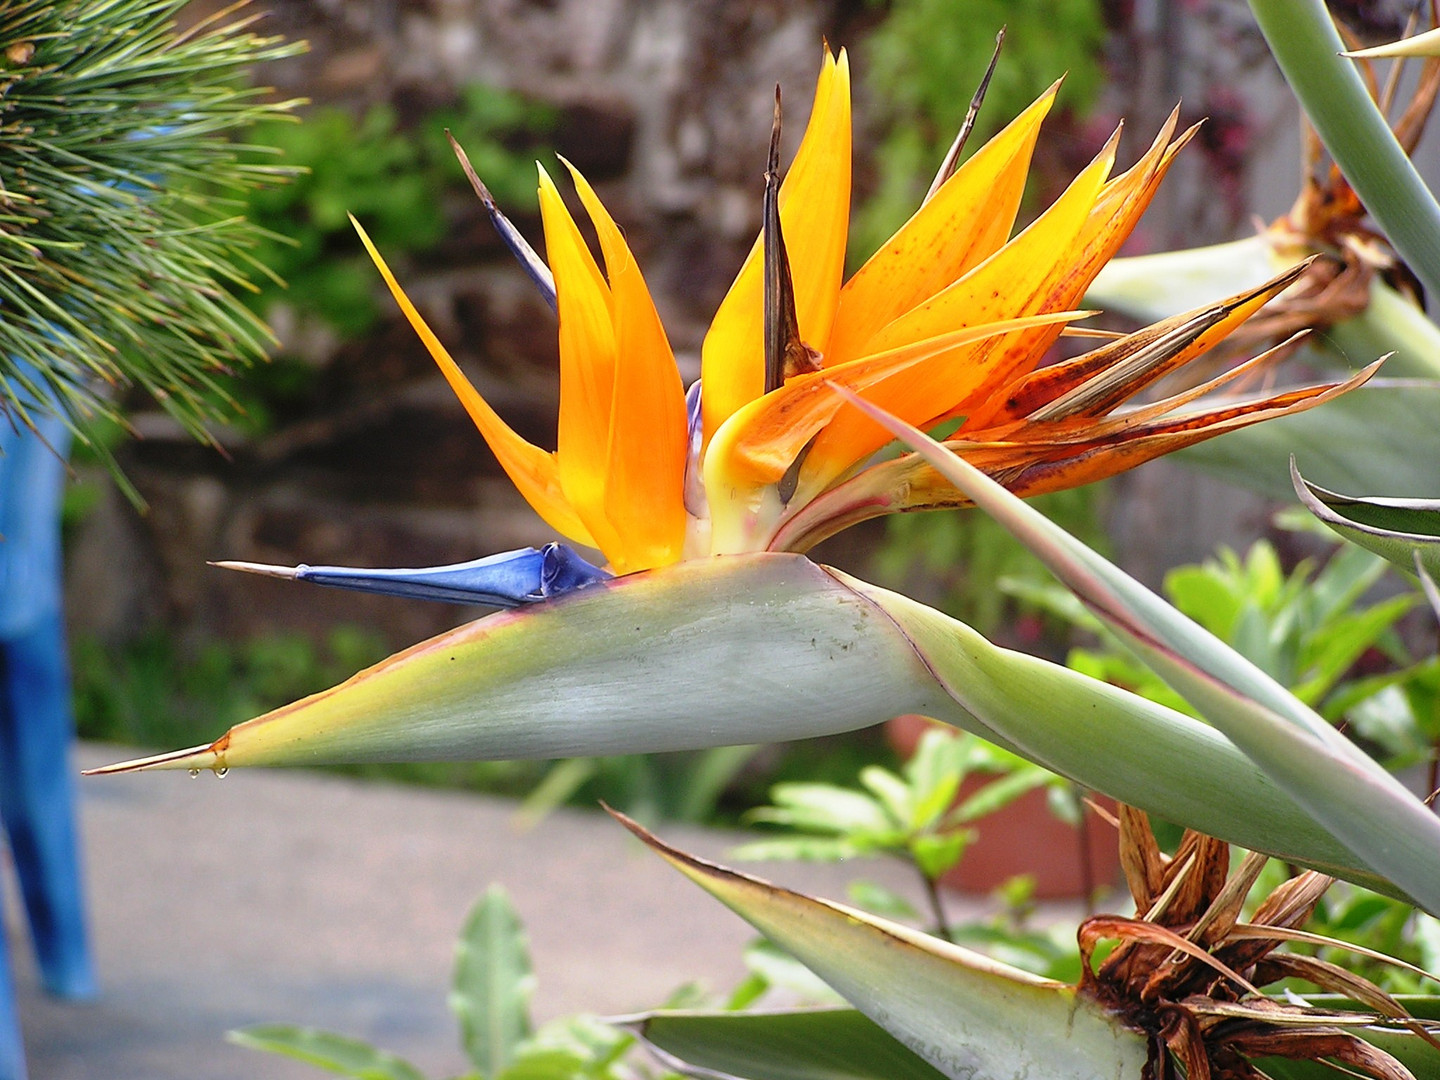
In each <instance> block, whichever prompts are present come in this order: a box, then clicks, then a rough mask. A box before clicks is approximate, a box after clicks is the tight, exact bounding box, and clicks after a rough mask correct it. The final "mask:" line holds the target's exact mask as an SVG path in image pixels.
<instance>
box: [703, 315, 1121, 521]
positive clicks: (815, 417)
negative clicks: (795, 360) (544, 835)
mask: <svg viewBox="0 0 1440 1080" xmlns="http://www.w3.org/2000/svg"><path fill="white" fill-rule="evenodd" d="M1092 314H1094V313H1093V312H1089V311H1058V312H1047V313H1046V314H1043V315H1031V316H1027V317H1026V318H1023V319H1009V320H1006V321H1004V322H996V323H985V324H983V325H981V326H971V327H966V328H965V329H962V330H956V331H954V332H952V333H949V334H942V335H941V336H940V337H937V338H931V339H930V340H928V341H918V342H915V343H914V344H912V345H904V346H901V347H900V348H898V349H892V350H891V351H889V352H886V353H880V354H878V355H875V356H867V357H865V358H864V359H861V360H852V361H850V362H849V363H847V364H841V365H840V366H838V367H834V368H826V369H825V370H823V371H816V372H812V373H809V374H805V375H799V376H796V377H795V378H792V379H790V380H789V381H788V382H786V383H785V385H784V386H782V387H780V388H779V389H777V390H773V391H771V392H770V393H768V394H766V395H765V396H764V397H761V398H757V399H756V400H754V401H752V402H750V404H748V405H746V406H745V407H744V408H742V409H741V410H740V411H739V412H737V413H735V414H734V415H733V416H731V417H730V419H729V420H728V421H726V423H725V424H724V425H723V426H722V427H721V429H720V431H719V432H717V433H716V436H715V438H714V439H712V440H711V443H710V448H709V450H708V451H707V452H706V455H705V465H706V477H707V479H710V478H712V477H713V478H720V477H724V479H725V481H726V482H727V483H730V484H734V485H740V484H756V485H758V484H773V483H775V482H776V481H777V480H779V479H780V477H781V476H782V475H783V474H784V472H785V471H786V470H787V469H788V468H789V467H790V465H791V464H792V463H793V462H794V461H795V458H796V456H797V455H798V454H799V453H800V451H801V450H802V449H803V448H804V446H805V444H806V443H807V442H809V441H810V440H811V439H812V438H813V437H814V436H815V435H816V434H818V433H819V432H820V431H821V430H823V429H824V427H825V426H826V425H827V424H829V423H830V422H831V421H832V420H833V419H834V418H835V416H836V414H838V413H839V412H840V410H841V409H842V408H843V407H844V406H845V399H844V398H843V397H842V396H841V394H840V393H839V392H838V390H837V387H843V388H845V389H846V390H849V391H851V392H852V393H856V394H861V395H862V396H863V395H864V394H865V393H866V391H868V390H869V389H870V388H871V387H872V386H874V385H875V384H876V383H878V382H880V381H881V380H883V379H887V378H889V377H890V376H891V375H894V374H896V373H897V372H900V371H905V370H908V369H910V368H914V367H916V366H917V365H923V364H925V363H926V362H928V361H931V360H933V359H934V358H935V357H937V356H940V355H942V354H946V353H950V352H953V351H954V350H955V349H956V348H958V347H960V346H963V345H967V344H969V343H971V342H975V341H980V340H983V339H985V338H991V337H996V336H998V335H1000V334H1008V333H1012V332H1014V331H1016V330H1026V329H1031V328H1033V327H1037V326H1050V325H1053V324H1061V323H1066V322H1072V321H1074V320H1076V319H1084V318H1088V317H1089V316H1090V315H1092ZM817 449H818V444H817ZM814 453H815V451H812V453H811V455H810V456H811V457H813V456H814ZM806 464H807V466H808V465H809V464H810V459H809V458H808V457H807V459H806ZM849 464H850V462H844V463H843V464H842V465H841V466H840V470H839V471H843V468H844V467H845V466H848V465H849ZM822 471H825V472H833V471H836V470H835V469H833V468H831V469H822ZM806 494H807V492H806V491H805V490H804V488H803V487H802V488H801V489H800V490H799V491H798V492H797V497H798V498H799V499H801V500H803V499H804V498H805V497H806Z"/></svg>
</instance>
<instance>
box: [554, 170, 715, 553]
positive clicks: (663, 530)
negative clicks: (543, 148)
mask: <svg viewBox="0 0 1440 1080" xmlns="http://www.w3.org/2000/svg"><path fill="white" fill-rule="evenodd" d="M562 160H563V159H562ZM565 167H566V168H567V169H569V170H570V175H571V176H572V177H573V178H574V181H575V189H576V190H577V191H578V192H579V193H580V200H581V202H583V203H584V204H585V209H586V210H587V211H588V212H589V214H590V218H591V220H592V221H593V222H594V223H595V230H596V232H597V233H598V235H599V237H600V250H601V253H602V254H603V255H604V258H605V271H606V274H607V276H608V277H609V280H610V298H611V310H612V312H613V313H614V327H615V345H616V360H615V369H614V370H615V378H614V386H613V388H612V392H611V402H610V413H609V418H608V419H609V445H608V448H607V454H606V458H605V468H606V476H605V500H604V509H605V516H606V518H607V519H608V520H609V522H610V524H611V525H613V526H614V527H615V529H616V530H617V532H618V533H619V534H620V536H621V537H623V540H624V546H623V549H622V550H618V551H616V552H607V553H606V554H607V555H609V556H610V559H611V563H612V565H613V567H614V569H615V571H616V572H617V573H629V572H631V571H634V570H647V569H650V568H651V567H655V566H664V565H666V564H668V563H672V562H675V561H677V560H678V559H679V558H680V554H681V549H682V547H683V546H684V542H685V523H686V516H685V503H684V486H685V458H686V453H687V451H688V447H689V432H688V430H687V427H686V417H685V390H684V387H683V386H682V385H681V382H680V372H679V369H678V368H676V366H675V355H674V353H673V352H672V351H671V349H670V342H669V339H668V338H667V337H666V336H665V329H664V327H663V326H661V324H660V316H659V313H658V312H656V310H655V304H654V302H653V301H652V300H651V297H650V290H649V289H647V288H646V287H645V279H644V278H643V277H642V276H641V274H640V268H639V266H638V265H636V262H635V258H634V256H633V255H632V254H631V252H630V248H629V246H628V245H627V244H626V243H625V238H624V236H623V235H622V234H621V232H620V229H619V227H618V226H617V225H616V224H615V222H614V220H613V219H612V218H611V217H610V214H609V213H608V212H607V211H606V209H605V207H604V205H602V204H601V202H600V200H599V198H598V197H597V196H596V194H595V192H594V190H593V189H592V188H591V187H590V185H589V184H588V183H587V182H586V180H585V178H584V177H583V176H581V175H580V173H579V172H578V171H577V170H576V169H575V167H574V166H572V165H571V164H570V163H569V162H568V161H567V162H565Z"/></svg>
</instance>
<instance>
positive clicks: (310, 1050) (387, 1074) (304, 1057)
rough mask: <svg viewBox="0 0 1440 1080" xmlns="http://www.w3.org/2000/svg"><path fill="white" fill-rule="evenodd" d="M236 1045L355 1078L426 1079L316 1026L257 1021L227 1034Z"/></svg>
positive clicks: (409, 1067) (395, 1059)
mask: <svg viewBox="0 0 1440 1080" xmlns="http://www.w3.org/2000/svg"><path fill="white" fill-rule="evenodd" d="M227 1038H229V1040H230V1041H231V1042H232V1043H235V1044H236V1045H237V1046H244V1047H248V1048H250V1049H251V1050H266V1051H268V1052H270V1053H272V1054H279V1055H281V1056H282V1057H288V1058H293V1059H294V1060H296V1061H303V1062H304V1063H305V1064H307V1065H314V1066H316V1067H317V1068H321V1069H326V1070H328V1071H329V1072H332V1073H337V1074H338V1075H340V1076H349V1077H353V1078H354V1080H425V1076H424V1074H423V1073H421V1072H420V1070H419V1069H417V1068H415V1066H413V1065H411V1064H410V1063H409V1062H408V1061H403V1060H401V1059H400V1058H398V1057H396V1056H395V1055H394V1054H387V1053H386V1052H385V1051H383V1050H377V1049H376V1048H375V1047H373V1046H371V1045H370V1044H369V1043H364V1042H361V1041H360V1040H358V1039H351V1038H347V1037H346V1036H344V1035H335V1034H332V1033H331V1032H328V1031H319V1030H317V1029H315V1028H307V1027H293V1026H291V1025H288V1024H258V1025H256V1026H255V1027H248V1028H242V1029H241V1030H239V1031H232V1032H230V1034H229V1035H228V1036H227Z"/></svg>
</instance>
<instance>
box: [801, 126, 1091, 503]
mask: <svg viewBox="0 0 1440 1080" xmlns="http://www.w3.org/2000/svg"><path fill="white" fill-rule="evenodd" d="M1114 154H1115V140H1113V139H1112V140H1111V142H1110V143H1109V144H1108V145H1107V146H1106V148H1105V149H1104V150H1103V151H1101V153H1100V154H1099V155H1098V156H1097V157H1096V158H1095V160H1094V161H1093V162H1091V163H1090V165H1089V166H1087V167H1086V169H1085V170H1084V171H1083V172H1082V173H1081V174H1080V175H1079V176H1077V177H1076V178H1075V180H1074V182H1072V183H1071V185H1070V187H1069V188H1067V189H1066V191H1065V192H1064V193H1063V194H1062V195H1061V196H1060V198H1058V199H1056V200H1055V202H1054V203H1053V204H1052V205H1051V206H1050V207H1049V209H1047V210H1046V211H1045V213H1043V214H1042V215H1040V217H1039V218H1037V219H1036V220H1035V221H1034V222H1033V223H1032V224H1031V225H1030V227H1029V228H1027V229H1026V230H1025V231H1024V232H1022V233H1021V234H1020V235H1019V236H1017V237H1016V238H1015V239H1014V240H1012V241H1010V243H1008V244H1006V245H1005V246H1004V247H1003V248H1001V249H1000V250H999V251H997V252H996V253H995V254H994V255H992V256H991V257H990V258H989V259H987V260H985V262H983V263H981V264H980V265H979V266H977V267H976V268H975V269H974V270H972V271H971V272H970V273H968V274H966V275H965V276H964V277H962V278H961V279H960V280H959V281H957V282H955V283H954V284H953V285H951V286H950V287H949V288H947V289H945V290H943V291H942V292H940V293H939V294H938V295H936V296H935V297H933V298H932V299H930V300H928V301H926V302H925V303H923V304H921V305H920V306H918V307H916V308H915V309H914V310H912V311H911V312H910V313H909V314H907V315H903V316H901V317H900V318H898V319H896V320H895V321H894V322H892V323H891V324H890V325H889V326H888V327H886V328H885V329H884V330H882V331H881V332H880V333H878V334H876V335H875V336H874V337H873V338H872V339H871V341H870V347H871V348H874V349H879V350H888V349H894V348H899V347H900V346H903V345H908V344H912V343H914V342H916V341H923V340H925V339H927V338H934V337H939V336H940V335H942V334H944V333H947V332H949V331H951V330H953V329H955V328H956V327H957V326H975V325H979V324H982V323H987V322H995V321H998V320H1001V319H1013V318H1018V317H1021V316H1024V315H1030V314H1037V313H1039V312H1041V311H1044V310H1045V309H1046V307H1048V306H1050V305H1048V304H1046V303H1045V301H1046V300H1047V299H1048V297H1049V293H1050V289H1049V288H1048V287H1047V286H1048V285H1049V283H1050V282H1051V280H1052V279H1053V278H1054V277H1055V276H1056V275H1063V274H1064V273H1065V272H1066V270H1067V268H1068V267H1069V265H1070V260H1069V258H1068V257H1067V253H1068V252H1070V251H1071V250H1073V248H1074V246H1075V244H1076V243H1077V241H1078V239H1079V237H1080V236H1081V234H1082V230H1083V229H1084V227H1085V224H1086V221H1087V220H1088V218H1089V215H1090V212H1091V209H1092V208H1093V207H1094V205H1095V202H1096V199H1097V198H1098V197H1099V195H1100V192H1101V190H1102V187H1103V185H1104V183H1105V177H1106V176H1107V175H1108V173H1109V171H1110V166H1111V164H1112V162H1113V161H1114ZM1052 310H1053V308H1052ZM1059 332H1060V327H1059V326H1058V325H1055V326H1052V327H1038V328H1034V329H1031V330H1028V331H1017V332H1016V335H1015V339H1013V340H1017V341H1018V342H1019V343H1022V344H1023V343H1025V342H1028V341H1034V340H1036V338H1037V337H1040V338H1042V339H1043V338H1046V337H1049V338H1053V337H1054V336H1055V335H1058V334H1059ZM1008 340H1012V339H1003V338H1002V339H998V340H987V341H983V342H980V343H978V344H971V345H966V346H961V347H960V348H959V349H956V350H954V351H953V352H951V353H948V354H942V355H941V356H939V357H936V358H934V359H932V360H930V361H928V362H927V363H926V364H924V365H923V366H921V367H917V368H913V369H911V370H908V371H902V372H899V373H898V374H896V375H893V376H891V377H890V378H889V379H886V380H885V381H884V382H882V383H880V384H879V385H877V386H875V387H874V388H873V389H871V390H870V391H869V392H867V394H866V395H865V396H866V399H867V400H868V401H871V402H873V403H874V404H876V405H878V406H879V407H880V408H882V409H884V410H885V411H886V412H889V413H892V414H893V415H895V416H899V417H901V418H902V419H904V420H906V421H908V422H909V423H912V424H915V425H917V426H920V427H925V426H926V425H928V424H929V423H930V422H931V421H933V420H934V419H935V418H937V417H940V416H944V415H945V414H946V413H948V412H950V411H951V410H952V409H959V410H960V411H962V412H963V411H964V410H965V406H966V404H967V403H969V402H971V401H973V400H974V399H975V396H976V390H977V388H979V387H980V386H982V385H984V383H985V382H986V380H987V378H988V377H989V375H990V367H991V365H992V364H993V363H994V362H995V360H996V359H997V358H1000V357H1003V356H1004V355H1005V354H1006V344H1007V341H1008ZM889 438H890V437H889V433H888V432H886V431H885V429H883V428H882V427H881V426H880V425H879V424H877V423H875V422H874V421H872V420H870V419H869V418H868V417H866V416H864V415H862V414H860V413H859V412H858V411H857V410H853V409H852V410H846V411H844V412H841V413H840V414H838V415H837V416H836V417H835V420H834V422H833V423H831V424H830V426H829V427H827V428H826V429H825V430H824V431H823V432H821V433H820V435H819V436H818V437H817V439H816V441H815V447H814V449H813V450H812V451H811V453H810V456H809V458H807V460H806V464H805V468H803V469H802V470H801V480H800V485H801V492H802V493H804V492H807V491H808V492H812V493H813V492H818V491H819V490H821V489H823V488H824V487H825V486H826V485H827V484H828V483H829V482H830V481H832V480H834V479H835V478H836V477H837V476H839V475H840V473H842V472H843V471H844V470H845V469H846V468H848V467H849V466H850V465H852V464H853V463H854V462H856V461H859V460H860V459H861V458H863V457H865V456H867V455H868V454H870V453H873V452H874V451H875V450H878V449H879V448H880V447H881V446H884V445H885V443H886V442H888V441H889Z"/></svg>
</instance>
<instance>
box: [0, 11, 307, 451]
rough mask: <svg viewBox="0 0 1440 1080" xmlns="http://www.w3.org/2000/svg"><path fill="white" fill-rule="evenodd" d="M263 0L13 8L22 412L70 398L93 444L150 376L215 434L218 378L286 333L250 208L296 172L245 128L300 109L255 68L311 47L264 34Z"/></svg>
mask: <svg viewBox="0 0 1440 1080" xmlns="http://www.w3.org/2000/svg"><path fill="white" fill-rule="evenodd" d="M244 2H245V0H242V2H241V3H240V4H235V5H232V6H230V7H227V8H225V9H224V10H222V11H220V12H218V13H217V14H215V15H213V16H211V17H210V18H208V19H205V20H204V21H202V22H199V23H198V24H195V25H192V26H190V27H189V28H187V29H184V30H181V29H180V28H179V26H178V25H177V22H176V15H177V13H178V11H179V9H180V8H182V7H183V6H184V0H8V2H6V3H3V4H0V411H3V412H4V413H5V414H7V415H8V416H9V417H10V422H17V421H18V422H21V423H28V422H29V420H30V417H31V414H32V410H34V409H36V408H45V409H51V410H53V411H56V412H58V413H60V414H61V415H62V416H63V417H64V418H65V420H66V422H67V424H68V425H69V426H70V427H71V428H72V429H73V430H74V431H75V433H76V435H77V436H79V437H80V438H81V439H82V440H87V441H88V440H89V437H90V436H91V435H92V434H93V433H94V431H95V430H96V429H97V421H103V420H112V421H113V420H115V419H118V409H119V402H120V398H121V395H122V394H123V393H124V392H125V391H126V390H127V389H128V388H130V387H140V388H142V389H143V390H145V391H148V392H149V394H150V395H151V396H153V397H154V399H155V400H156V401H157V402H159V403H160V405H161V406H162V407H163V408H164V409H165V410H166V411H167V412H169V413H170V414H171V415H172V416H173V417H174V418H175V419H176V420H178V421H179V422H180V423H181V424H182V425H184V427H185V428H186V429H187V430H189V431H190V432H191V433H193V434H195V435H196V436H198V437H202V438H203V437H205V433H204V423H205V421H206V419H207V418H209V417H211V416H213V415H214V413H215V411H216V407H217V404H220V403H223V400H224V394H223V392H222V391H220V389H219V388H218V386H217V385H216V382H215V378H216V376H217V375H218V374H220V373H223V372H227V371H229V370H232V369H234V368H236V367H237V366H243V365H245V364H247V363H249V362H251V361H253V360H255V359H258V358H260V357H262V356H263V355H264V351H265V347H266V345H267V343H268V341H269V331H268V330H267V329H266V327H265V325H264V323H263V322H261V321H260V320H259V319H258V318H257V317H256V316H255V315H254V314H253V313H252V312H251V311H250V310H249V309H248V308H246V307H245V305H244V304H243V303H242V302H241V301H240V299H239V298H238V294H239V293H241V292H243V291H244V290H246V289H249V288H251V287H252V286H251V285H250V281H249V278H250V277H251V276H253V275H254V274H256V273H263V272H264V270H263V267H261V266H259V265H258V263H256V262H255V261H254V260H253V258H252V257H251V255H250V251H251V249H252V248H253V247H254V246H255V245H256V243H257V241H258V240H259V239H260V235H261V230H260V229H259V227H258V226H256V225H254V224H253V223H251V222H248V221H247V220H246V219H245V218H244V216H243V214H242V213H241V211H242V209H243V207H244V198H245V195H246V192H247V191H248V190H250V189H252V188H254V187H256V186H260V185H264V184H267V183H271V182H275V181H276V180H279V179H281V178H283V176H284V175H285V174H286V172H287V170H286V168H285V167H284V166H283V165H279V164H276V163H274V162H270V161H266V160H264V159H257V156H256V154H255V153H254V152H253V148H249V147H245V146H243V145H240V144H238V143H237V142H235V141H232V140H231V138H230V137H229V135H230V133H232V132H235V131H237V129H243V128H246V127H248V126H249V125H251V124H253V123H254V122H256V121H257V120H261V119H266V118H271V117H274V116H276V115H285V114H288V112H289V110H290V108H291V107H292V106H293V105H294V104H296V102H279V101H275V100H273V95H271V94H270V93H269V92H268V91H266V90H264V89H262V88H257V87H252V86H250V85H249V79H248V77H247V73H248V69H249V68H250V67H251V66H252V65H254V64H257V63H260V62H262V61H265V60H271V59H275V58H278V57H281V56H285V55H288V54H291V53H293V52H296V51H298V50H300V49H302V48H303V44H287V43H285V42H283V41H281V40H280V39H279V38H276V37H263V36H259V35H257V34H256V33H254V32H253V29H252V27H253V24H254V22H255V20H256V18H257V17H258V16H256V15H254V14H249V13H246V12H243V11H241V10H240V9H241V8H242V7H243V5H244ZM0 422H4V420H3V419H0ZM101 450H102V453H103V447H102V448H101Z"/></svg>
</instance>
